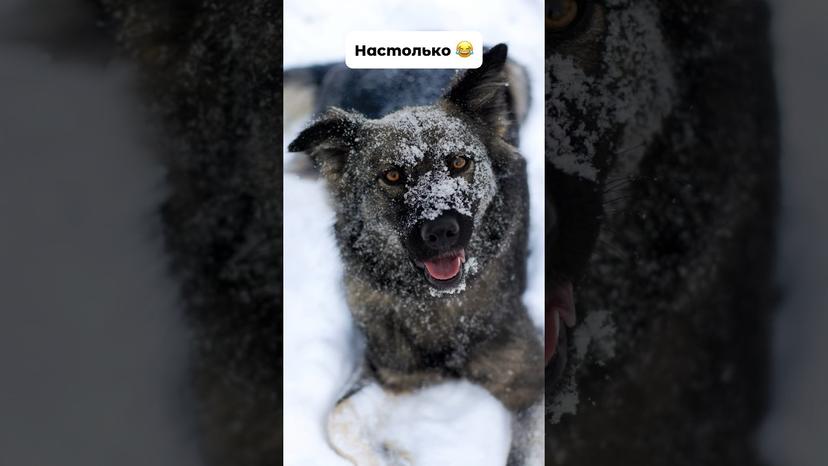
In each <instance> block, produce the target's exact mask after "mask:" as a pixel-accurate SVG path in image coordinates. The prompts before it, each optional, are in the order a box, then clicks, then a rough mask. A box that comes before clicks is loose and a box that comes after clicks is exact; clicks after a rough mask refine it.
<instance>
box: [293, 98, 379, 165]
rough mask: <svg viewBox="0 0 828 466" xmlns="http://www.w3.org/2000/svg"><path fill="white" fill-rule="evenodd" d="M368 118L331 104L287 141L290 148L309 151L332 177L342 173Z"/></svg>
mask: <svg viewBox="0 0 828 466" xmlns="http://www.w3.org/2000/svg"><path fill="white" fill-rule="evenodd" d="M364 121H365V118H364V117H363V116H362V115H359V114H357V113H352V112H347V111H345V110H342V109H339V108H336V107H332V108H330V109H328V110H327V111H326V112H325V113H323V114H322V115H321V116H319V117H318V118H317V119H316V120H314V121H313V122H311V124H310V125H309V126H308V127H307V128H305V129H304V130H302V132H301V133H299V136H297V137H296V139H294V140H293V142H291V143H290V145H288V150H289V151H290V152H307V154H308V155H309V156H310V158H311V160H312V161H313V164H314V166H316V168H317V169H319V171H320V172H322V175H323V176H325V177H326V178H327V179H328V180H330V181H335V180H336V179H338V178H339V175H340V174H342V170H343V169H344V167H345V163H346V162H347V160H348V156H349V154H350V152H351V151H352V150H353V148H354V143H355V142H356V140H357V132H358V131H359V129H360V128H361V127H362V124H363V122H364Z"/></svg>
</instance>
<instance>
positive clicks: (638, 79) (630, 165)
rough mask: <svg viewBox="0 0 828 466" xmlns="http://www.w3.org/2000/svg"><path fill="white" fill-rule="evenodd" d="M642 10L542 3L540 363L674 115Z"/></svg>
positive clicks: (654, 12) (650, 19) (670, 84)
mask: <svg viewBox="0 0 828 466" xmlns="http://www.w3.org/2000/svg"><path fill="white" fill-rule="evenodd" d="M660 27H661V26H660V17H659V12H658V9H657V7H656V5H655V4H654V3H653V2H652V1H649V0H642V1H629V0H605V1H597V0H546V79H547V82H546V161H547V167H546V202H547V216H546V221H547V235H546V244H547V254H546V257H547V280H549V282H548V283H550V285H549V286H547V291H546V296H547V312H546V320H547V345H546V346H547V351H546V356H547V362H549V360H550V358H551V357H552V356H553V355H554V354H555V347H556V343H557V335H558V333H560V325H559V324H560V323H561V321H562V320H563V321H564V322H565V323H567V324H568V325H572V324H573V323H574V321H575V315H574V301H573V296H572V289H573V283H576V284H577V281H578V280H579V278H581V276H582V275H583V274H584V273H585V270H586V267H587V264H588V261H589V259H590V257H591V255H592V254H593V249H594V248H595V245H596V242H597V240H598V236H599V232H600V231H601V228H602V225H603V224H604V223H605V222H606V221H608V219H609V218H610V217H611V215H612V214H613V212H621V211H624V208H623V198H624V195H623V192H624V188H625V187H627V186H628V181H629V180H632V179H635V177H636V175H637V170H638V165H639V163H640V161H641V160H642V158H643V157H644V155H645V154H646V153H647V152H648V149H649V148H650V146H651V142H652V141H653V140H654V138H655V137H656V135H657V134H658V133H659V132H660V129H661V124H662V120H663V119H664V117H665V116H666V115H667V114H668V113H669V112H670V110H671V108H672V105H673V94H674V79H673V74H672V73H673V70H672V68H671V60H670V56H669V52H668V46H667V44H666V43H665V41H664V38H663V37H662V34H661V29H660Z"/></svg>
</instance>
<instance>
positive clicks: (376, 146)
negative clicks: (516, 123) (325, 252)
mask: <svg viewBox="0 0 828 466" xmlns="http://www.w3.org/2000/svg"><path fill="white" fill-rule="evenodd" d="M505 58H506V48H505V46H497V47H494V48H493V49H492V50H491V51H489V52H488V53H486V54H485V55H484V58H483V62H484V63H483V66H482V67H481V68H478V69H476V70H471V71H468V72H466V73H465V74H463V75H462V76H460V77H459V79H457V80H456V82H455V83H454V84H453V85H452V87H451V88H450V89H449V91H448V92H447V93H446V95H445V97H444V98H443V99H441V100H440V101H439V102H437V103H436V104H435V105H433V106H427V107H407V108H404V109H402V110H399V111H397V112H394V113H391V114H389V115H386V116H385V117H383V118H381V119H377V120H371V119H367V118H365V117H363V116H362V115H359V114H356V113H352V112H346V111H344V110H340V109H337V108H332V109H329V110H328V111H327V112H325V113H324V114H323V115H322V116H321V117H320V118H318V119H317V120H316V121H315V122H313V123H312V124H311V125H310V126H309V127H308V128H307V129H305V130H304V131H303V132H302V133H301V134H300V135H299V136H298V137H297V138H296V140H295V141H293V142H292V143H291V145H290V147H289V149H290V150H292V151H298V150H304V151H307V152H308V153H309V155H310V156H311V157H312V159H313V160H314V161H315V163H316V164H317V166H318V167H319V169H320V170H321V172H322V173H323V175H324V176H325V177H326V179H327V181H328V185H329V188H330V190H331V192H332V194H333V201H334V205H335V208H336V210H337V225H336V234H337V239H338V241H339V244H340V248H341V250H342V254H343V257H344V259H345V262H346V266H347V267H348V271H349V273H354V274H359V275H361V276H364V277H369V278H370V281H371V282H372V283H376V284H378V285H379V286H381V287H383V286H384V287H386V288H387V289H388V290H392V289H393V290H395V291H397V292H400V291H403V292H405V291H406V290H407V291H409V292H411V293H417V294H422V291H424V290H427V291H428V293H429V294H430V295H431V296H435V297H440V296H444V295H449V294H453V293H457V292H461V291H462V290H464V289H465V286H466V283H467V281H468V280H473V279H474V277H475V275H476V274H478V273H479V270H480V267H482V266H483V265H484V264H485V263H486V262H488V259H489V258H490V257H492V256H493V255H496V254H497V249H498V246H499V245H492V244H491V243H492V237H493V236H494V235H492V234H491V230H492V226H491V225H488V226H487V227H485V228H483V227H482V225H483V224H484V223H486V222H489V223H490V224H491V223H494V222H492V221H489V220H490V219H487V213H488V212H489V207H490V205H491V204H492V201H493V199H494V198H495V196H496V194H497V192H498V189H499V187H498V183H497V174H496V173H495V171H496V169H497V168H496V165H497V162H496V160H497V158H498V157H503V156H504V154H503V153H504V148H505V147H509V148H510V149H511V150H506V151H505V152H507V153H508V156H511V157H514V156H516V154H515V153H514V152H513V148H511V146H508V145H507V144H505V142H504V141H503V139H502V135H503V134H505V129H506V128H505V124H506V123H505V122H506V114H505V111H504V110H503V108H504V103H503V98H504V97H503V94H504V92H505V87H504V85H503V84H504V82H505V79H504V78H503V76H502V71H503V64H504V62H505ZM501 236H503V237H506V236H507V235H505V234H504V235H501Z"/></svg>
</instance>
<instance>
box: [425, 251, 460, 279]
mask: <svg viewBox="0 0 828 466" xmlns="http://www.w3.org/2000/svg"><path fill="white" fill-rule="evenodd" d="M461 262H462V261H461V260H460V256H454V257H438V258H436V259H431V260H427V261H423V263H424V264H425V268H426V270H428V274H429V275H431V276H432V277H433V278H435V279H437V280H449V279H451V278H454V277H455V276H456V275H457V274H458V273H460V264H461Z"/></svg>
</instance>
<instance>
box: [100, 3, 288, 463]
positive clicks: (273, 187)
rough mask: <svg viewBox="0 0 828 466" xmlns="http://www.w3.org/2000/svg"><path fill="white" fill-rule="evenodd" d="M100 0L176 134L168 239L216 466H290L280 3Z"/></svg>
mask: <svg viewBox="0 0 828 466" xmlns="http://www.w3.org/2000/svg"><path fill="white" fill-rule="evenodd" d="M99 2H100V4H101V8H102V10H103V11H104V12H105V14H104V18H105V19H104V21H102V24H103V25H104V26H105V28H106V29H107V30H108V31H111V32H112V33H113V34H114V35H115V37H116V38H117V41H118V43H119V45H120V46H121V49H122V50H123V51H124V52H125V54H126V55H128V56H129V57H131V58H132V60H133V62H134V63H135V64H136V65H137V66H136V67H137V68H138V69H139V71H140V72H141V74H142V77H143V80H142V90H143V91H145V95H146V96H147V98H148V102H150V105H148V107H150V108H151V109H152V110H153V111H154V117H155V121H157V122H160V125H161V126H163V127H164V129H165V130H166V131H165V134H166V136H167V138H166V139H165V141H163V142H162V143H161V144H159V152H160V153H163V161H164V164H165V167H166V169H167V181H168V183H167V184H168V189H169V197H168V198H167V199H166V201H165V202H164V205H163V206H162V216H163V221H164V236H165V241H166V245H167V249H168V251H169V254H170V257H171V263H172V268H173V270H174V272H175V275H176V277H177V278H178V279H179V280H180V282H181V300H182V302H183V306H184V308H185V310H186V316H187V320H188V322H189V324H190V327H191V329H192V335H193V344H192V367H193V374H192V378H193V389H194V393H195V399H196V403H195V413H193V414H194V416H193V417H194V419H195V422H194V423H195V424H196V428H197V431H198V433H199V436H198V439H199V444H200V446H201V447H202V448H201V450H202V452H203V455H204V461H205V463H206V464H211V465H221V466H225V465H234V466H241V465H245V466H247V465H249V466H265V465H273V464H277V463H278V462H279V461H280V459H281V457H282V451H281V450H282V430H281V429H282V419H281V412H282V401H281V390H282V383H281V374H282V368H281V322H282V319H281V315H280V312H281V310H280V307H281V299H282V288H281V281H282V267H281V258H282V255H281V249H282V242H281V239H282V227H281V218H282V205H281V202H282V201H281V196H282V174H281V171H282V168H281V167H282V163H281V161H280V157H279V152H280V148H281V147H282V146H281V136H280V135H281V131H280V126H281V122H280V121H279V117H280V115H281V102H280V98H279V89H280V88H281V69H280V68H281V61H282V60H281V58H282V57H281V53H282V47H281V32H280V31H281V22H282V20H281V12H280V9H279V8H278V6H277V5H275V4H274V3H273V2H270V1H267V0H252V1H246V2H219V3H205V2H195V1H190V0H178V1H167V0H163V1H162V0H149V1H142V2H134V1H130V0H99ZM124 421H125V422H129V420H128V419H126V420H124Z"/></svg>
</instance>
